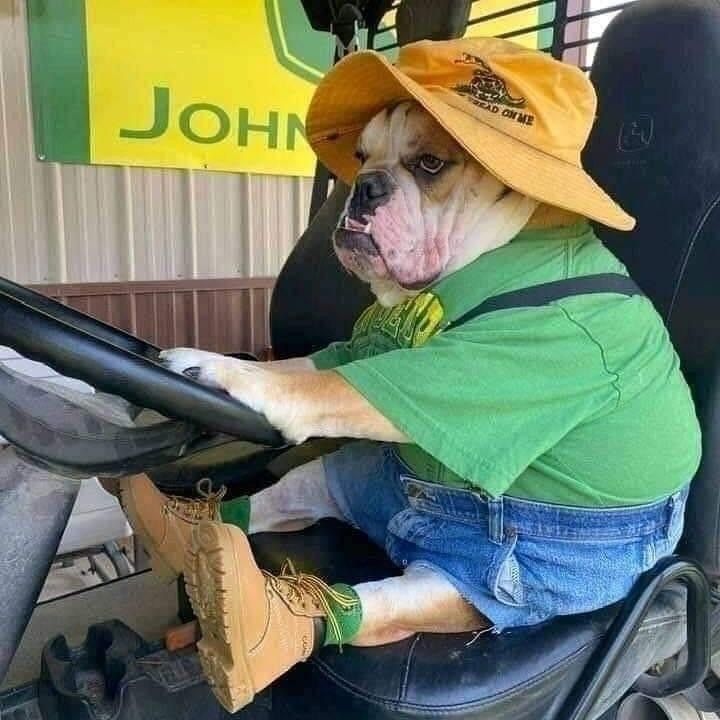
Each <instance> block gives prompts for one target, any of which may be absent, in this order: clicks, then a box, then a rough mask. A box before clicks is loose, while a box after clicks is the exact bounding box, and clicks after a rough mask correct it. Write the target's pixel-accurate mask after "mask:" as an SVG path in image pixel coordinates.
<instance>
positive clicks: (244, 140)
mask: <svg viewBox="0 0 720 720" xmlns="http://www.w3.org/2000/svg"><path fill="white" fill-rule="evenodd" d="M268 116H269V117H268V124H267V125H251V124H250V111H249V110H248V109H247V108H240V113H239V115H238V117H239V120H240V124H239V125H240V126H239V130H238V144H239V145H242V146H243V147H246V146H247V144H248V135H249V133H250V131H251V130H252V131H253V132H264V133H267V136H268V145H267V146H268V148H271V149H273V150H274V149H275V148H277V146H278V126H279V122H278V114H277V113H276V112H275V111H274V110H271V111H270V112H269V113H268Z"/></svg>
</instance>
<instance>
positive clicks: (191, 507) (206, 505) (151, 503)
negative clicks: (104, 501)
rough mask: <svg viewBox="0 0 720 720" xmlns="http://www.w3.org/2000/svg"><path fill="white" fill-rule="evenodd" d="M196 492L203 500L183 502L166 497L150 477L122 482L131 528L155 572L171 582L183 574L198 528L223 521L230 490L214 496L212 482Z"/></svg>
mask: <svg viewBox="0 0 720 720" xmlns="http://www.w3.org/2000/svg"><path fill="white" fill-rule="evenodd" d="M196 489H197V493H198V495H200V497H199V498H196V499H192V498H182V497H175V496H174V495H164V494H163V493H161V492H160V490H158V489H157V487H155V484H154V483H153V482H152V480H150V478H149V477H148V476H147V475H132V476H131V477H128V478H124V479H123V480H121V481H120V503H121V504H122V506H123V509H124V510H125V514H126V515H127V517H128V520H129V521H130V525H131V526H132V528H133V530H134V531H135V534H136V535H137V536H138V537H139V538H140V541H141V542H142V544H143V547H144V548H145V549H146V550H147V551H148V554H149V555H150V560H151V562H152V567H153V570H154V571H155V572H156V573H157V574H158V575H159V576H160V577H161V578H162V579H164V580H166V581H167V582H172V581H173V580H175V579H177V577H178V575H180V574H182V572H183V564H184V562H185V550H186V548H187V546H188V544H189V542H190V536H191V535H192V531H193V530H194V529H195V527H196V526H197V524H198V523H199V522H200V521H202V520H219V519H220V501H221V500H222V499H223V497H224V496H225V492H226V489H225V488H224V487H223V488H221V489H220V490H219V491H218V492H213V491H212V483H211V481H210V480H208V479H206V480H201V481H200V482H199V483H198V484H197V486H196Z"/></svg>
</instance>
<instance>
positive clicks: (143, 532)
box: [120, 478, 180, 585]
mask: <svg viewBox="0 0 720 720" xmlns="http://www.w3.org/2000/svg"><path fill="white" fill-rule="evenodd" d="M120 506H121V507H122V509H123V512H124V513H125V515H126V516H127V518H128V520H129V521H130V526H131V527H132V529H133V531H134V532H135V534H136V535H137V536H138V538H140V542H141V543H142V546H143V548H144V549H145V551H146V552H147V554H148V555H149V556H150V565H151V567H152V569H153V572H154V573H155V575H156V576H157V577H158V579H159V580H160V581H161V582H164V583H166V584H168V585H170V583H173V582H175V581H176V580H177V579H178V577H180V576H179V574H178V573H177V572H176V571H175V570H174V569H173V568H172V567H171V566H170V565H168V563H167V562H166V561H165V560H164V559H163V558H162V556H161V555H160V554H159V553H158V552H157V551H156V550H155V543H154V542H153V540H152V537H151V535H150V533H149V532H148V530H147V528H146V527H145V525H143V522H142V520H141V519H140V514H139V513H138V512H137V510H136V509H135V500H134V498H133V494H132V490H131V489H130V478H123V479H122V480H121V481H120Z"/></svg>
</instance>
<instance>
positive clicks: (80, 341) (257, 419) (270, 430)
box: [0, 290, 286, 447]
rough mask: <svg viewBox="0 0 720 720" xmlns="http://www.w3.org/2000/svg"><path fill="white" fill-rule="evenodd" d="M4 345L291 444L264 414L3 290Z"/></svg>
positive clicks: (165, 407) (200, 420)
mask: <svg viewBox="0 0 720 720" xmlns="http://www.w3.org/2000/svg"><path fill="white" fill-rule="evenodd" d="M51 302H52V301H51ZM75 312H77V311H75ZM96 322H97V321H96ZM130 337H132V336H130ZM140 342H141V341H140ZM0 344H3V345H7V346H9V347H11V348H13V349H14V350H16V351H17V352H19V353H20V354H21V355H24V356H26V357H28V358H30V359H32V360H38V361H40V362H43V363H45V364H47V365H49V366H50V367H52V368H53V369H54V370H56V371H57V372H59V373H61V374H63V375H68V376H71V377H74V378H78V379H80V380H84V381H85V382H87V383H88V384H90V385H92V386H93V387H95V388H98V389H99V390H102V391H103V392H107V393H111V394H113V395H119V396H120V397H123V398H125V399H126V400H128V401H130V402H131V403H134V404H135V405H138V406H139V407H146V408H150V409H153V410H156V411H157V412H159V413H161V414H162V415H165V416H166V417H171V418H177V419H180V420H186V421H189V422H191V423H193V424H196V425H198V426H199V427H201V428H203V429H206V430H208V431H210V432H215V433H224V434H227V435H232V436H233V437H236V438H239V439H242V440H246V441H248V442H253V443H256V444H260V445H268V446H271V447H281V446H282V445H285V444H286V443H285V441H284V440H283V438H282V436H281V435H280V433H279V432H278V431H277V430H276V429H275V428H274V427H273V426H272V425H270V423H269V422H268V421H267V419H266V418H265V416H264V415H261V414H260V413H257V412H255V411H254V410H251V409H250V408H248V407H247V406H246V405H243V404H242V403H240V402H238V401H237V400H234V399H233V398H232V397H230V395H227V394H226V393H223V392H220V391H218V390H214V389H212V388H208V387H205V386H204V385H201V384H199V383H197V382H195V381H193V380H191V379H190V378H187V377H185V376H183V375H179V374H177V373H174V372H171V371H170V370H168V369H167V368H165V367H164V366H162V365H160V364H159V363H157V362H154V361H153V360H151V359H149V358H148V357H147V356H142V355H138V354H136V353H134V352H132V351H130V350H128V349H126V348H125V347H120V346H118V345H115V344H113V343H112V342H110V341H108V340H107V339H104V338H101V337H97V336H96V335H94V334H91V333H89V332H86V331H84V330H81V329H78V328H77V327H75V326H74V325H72V324H70V323H69V322H65V321H63V320H60V319H58V318H57V317H53V316H51V315H50V314H48V313H46V312H43V311H42V310H39V309H37V308H36V307H32V306H30V305H29V304H27V303H25V302H22V301H21V300H19V299H17V298H16V297H13V296H12V295H11V294H9V293H7V292H4V291H2V290H0Z"/></svg>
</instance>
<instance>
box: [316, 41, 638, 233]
mask: <svg viewBox="0 0 720 720" xmlns="http://www.w3.org/2000/svg"><path fill="white" fill-rule="evenodd" d="M403 100H416V101H417V102H418V103H420V105H422V106H423V107H424V108H425V109H426V110H427V111H428V112H429V113H430V114H431V115H432V116H433V117H434V118H435V120H437V122H438V123H440V125H441V126H442V127H443V128H445V130H446V131H447V132H448V133H449V134H450V135H451V136H452V137H453V138H454V139H455V140H456V141H457V142H458V143H459V144H460V145H461V146H462V147H463V148H464V149H465V150H466V151H467V152H468V153H469V154H470V155H471V156H472V157H473V158H474V159H475V160H477V162H479V163H480V164H481V165H482V166H483V167H485V168H486V169H487V170H488V171H489V172H490V173H492V174H493V175H494V176H495V177H497V178H498V179H499V180H500V181H501V182H503V183H504V184H505V185H507V186H508V187H509V188H511V189H512V190H515V191H517V192H519V193H522V194H524V195H527V196H528V197H531V198H533V199H535V200H538V201H540V202H543V203H547V204H549V205H553V206H555V207H558V208H562V209H564V210H569V211H572V212H576V213H578V214H581V215H584V216H585V217H588V218H590V219H592V220H596V221H597V222H600V223H602V224H603V225H607V226H608V227H612V228H616V229H617V230H632V229H633V228H634V227H635V220H634V218H632V217H631V216H630V215H628V214H627V213H626V212H625V211H624V210H623V209H622V208H621V207H620V206H619V205H618V204H617V203H616V202H615V201H614V200H613V199H612V198H611V197H610V196H609V195H608V194H607V193H606V192H605V191H604V190H603V189H602V188H601V187H600V186H599V185H598V184H597V183H596V182H595V181H594V180H593V179H592V178H591V177H590V176H589V175H588V174H587V173H586V172H585V171H584V170H583V169H582V168H581V167H579V166H577V165H573V164H571V163H569V162H565V161H564V160H560V159H558V158H556V157H554V156H552V155H549V154H547V153H544V152H542V151H541V150H538V149H536V148H534V147H532V146H530V145H526V144H525V143H523V142H521V141H519V140H517V139H516V138H513V137H511V136H510V135H506V134H504V133H503V132H501V131H499V130H497V129H495V128H493V127H491V126H489V125H487V124H485V123H483V122H482V120H480V119H478V118H477V117H475V116H473V115H470V114H468V113H466V112H463V111H462V110H460V109H459V108H457V107H454V106H453V105H450V104H448V103H447V102H446V101H445V100H444V99H443V98H442V97H440V96H439V94H436V93H433V91H432V89H429V88H426V87H424V86H422V85H420V84H419V83H417V82H415V81H414V80H413V79H411V78H410V77H408V76H407V75H405V74H404V73H402V72H400V71H399V70H398V69H397V68H396V67H395V66H394V65H392V64H391V63H390V62H389V61H388V60H387V59H386V58H385V57H384V56H382V55H380V54H379V53H376V52H373V51H366V52H359V53H354V54H352V55H350V56H348V57H346V58H345V59H344V60H342V61H341V62H339V63H338V64H337V65H335V67H333V68H332V69H331V70H330V71H329V72H328V74H327V75H326V76H325V78H323V80H322V81H321V83H320V84H319V85H318V88H317V90H316V92H315V95H314V96H313V99H312V101H311V103H310V107H309V109H308V115H307V123H306V132H307V136H308V141H309V143H310V145H311V146H312V148H313V149H314V150H315V152H316V154H317V156H318V158H319V159H320V161H321V162H322V163H323V164H324V165H325V166H326V167H327V168H328V169H329V170H330V171H331V172H332V173H334V174H335V175H337V176H338V177H339V178H340V179H341V180H343V181H344V182H346V183H348V184H352V182H353V180H354V178H355V175H356V174H357V171H358V169H359V163H358V161H357V160H356V159H355V150H356V146H357V142H358V138H359V136H360V134H361V133H362V131H363V129H364V128H365V126H366V125H367V123H368V122H369V121H370V120H371V119H372V118H373V117H374V116H375V115H376V114H377V113H378V112H380V111H381V110H382V109H384V108H386V107H388V106H391V105H393V104H396V103H398V102H401V101H403Z"/></svg>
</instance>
